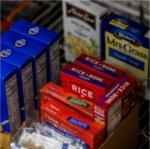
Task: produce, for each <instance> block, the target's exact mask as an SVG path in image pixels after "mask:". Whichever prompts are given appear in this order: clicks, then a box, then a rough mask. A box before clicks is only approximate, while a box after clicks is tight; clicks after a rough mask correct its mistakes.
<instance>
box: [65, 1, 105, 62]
mask: <svg viewBox="0 0 150 149" xmlns="http://www.w3.org/2000/svg"><path fill="white" fill-rule="evenodd" d="M106 12H107V9H106V8H105V7H103V6H100V5H97V4H95V2H92V1H90V0H86V1H69V0H66V1H63V20H64V38H65V41H64V49H65V58H66V60H67V61H73V60H74V59H75V58H76V57H77V56H79V55H80V54H81V53H86V54H88V55H91V56H94V57H100V53H101V52H100V51H101V49H100V30H101V28H100V24H101V19H102V18H103V16H104V15H105V14H106Z"/></svg>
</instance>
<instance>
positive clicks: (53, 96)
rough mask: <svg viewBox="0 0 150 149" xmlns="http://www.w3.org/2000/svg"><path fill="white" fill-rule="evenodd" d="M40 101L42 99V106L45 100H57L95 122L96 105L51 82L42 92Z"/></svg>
mask: <svg viewBox="0 0 150 149" xmlns="http://www.w3.org/2000/svg"><path fill="white" fill-rule="evenodd" d="M40 99H42V100H40V104H41V105H43V103H44V102H45V100H46V101H47V100H57V101H59V102H61V103H63V104H65V105H67V106H68V107H70V108H71V109H74V110H76V111H77V112H80V115H84V116H86V117H88V118H90V119H91V120H93V121H94V104H93V103H92V102H90V101H87V100H83V99H82V100H81V99H79V98H78V97H77V96H76V95H75V94H73V93H71V92H69V91H68V90H66V89H64V88H62V87H61V86H58V85H56V84H54V83H51V82H50V83H48V84H46V85H45V86H44V87H43V88H42V89H41V90H40Z"/></svg>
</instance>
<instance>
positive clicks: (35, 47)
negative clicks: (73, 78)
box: [1, 31, 50, 109]
mask: <svg viewBox="0 0 150 149" xmlns="http://www.w3.org/2000/svg"><path fill="white" fill-rule="evenodd" d="M1 42H2V43H4V44H6V45H7V46H8V47H10V48H14V49H15V50H17V51H20V52H22V53H24V54H27V55H28V56H30V57H31V58H32V61H33V73H34V74H35V76H34V78H33V79H34V89H35V106H36V108H37V109H38V100H39V98H38V94H39V93H38V92H39V90H40V89H41V87H42V86H43V85H44V84H46V83H47V58H46V57H47V56H46V55H47V53H46V52H47V50H46V45H45V44H43V43H41V42H38V41H36V40H34V39H32V38H29V37H26V36H24V35H21V34H19V33H16V32H12V31H6V32H4V33H3V34H2V35H1ZM49 73H50V72H49Z"/></svg>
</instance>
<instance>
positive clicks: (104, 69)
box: [75, 54, 127, 81]
mask: <svg viewBox="0 0 150 149" xmlns="http://www.w3.org/2000/svg"><path fill="white" fill-rule="evenodd" d="M75 64H77V65H78V66H79V67H81V68H84V69H85V70H87V71H90V72H93V73H95V74H104V75H106V76H107V77H108V78H110V79H113V80H116V81H118V80H121V79H123V78H124V77H125V76H127V73H126V72H125V71H123V70H121V69H119V68H117V67H113V66H111V65H109V64H107V63H104V62H103V61H100V60H98V59H96V58H94V57H92V56H88V55H86V54H81V55H80V56H79V57H77V58H76V59H75Z"/></svg>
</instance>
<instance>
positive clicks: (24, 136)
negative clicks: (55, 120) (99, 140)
mask: <svg viewBox="0 0 150 149" xmlns="http://www.w3.org/2000/svg"><path fill="white" fill-rule="evenodd" d="M10 148H11V149H88V146H87V145H86V144H85V143H84V142H83V141H81V140H80V139H78V138H77V137H75V136H73V135H71V134H69V133H67V132H65V131H63V130H60V129H58V128H56V127H55V126H52V125H50V124H46V123H36V122H34V123H32V124H31V125H30V126H29V127H23V128H22V129H21V130H20V131H19V132H18V133H17V134H16V135H15V137H14V138H13V141H12V143H11V144H10Z"/></svg>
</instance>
